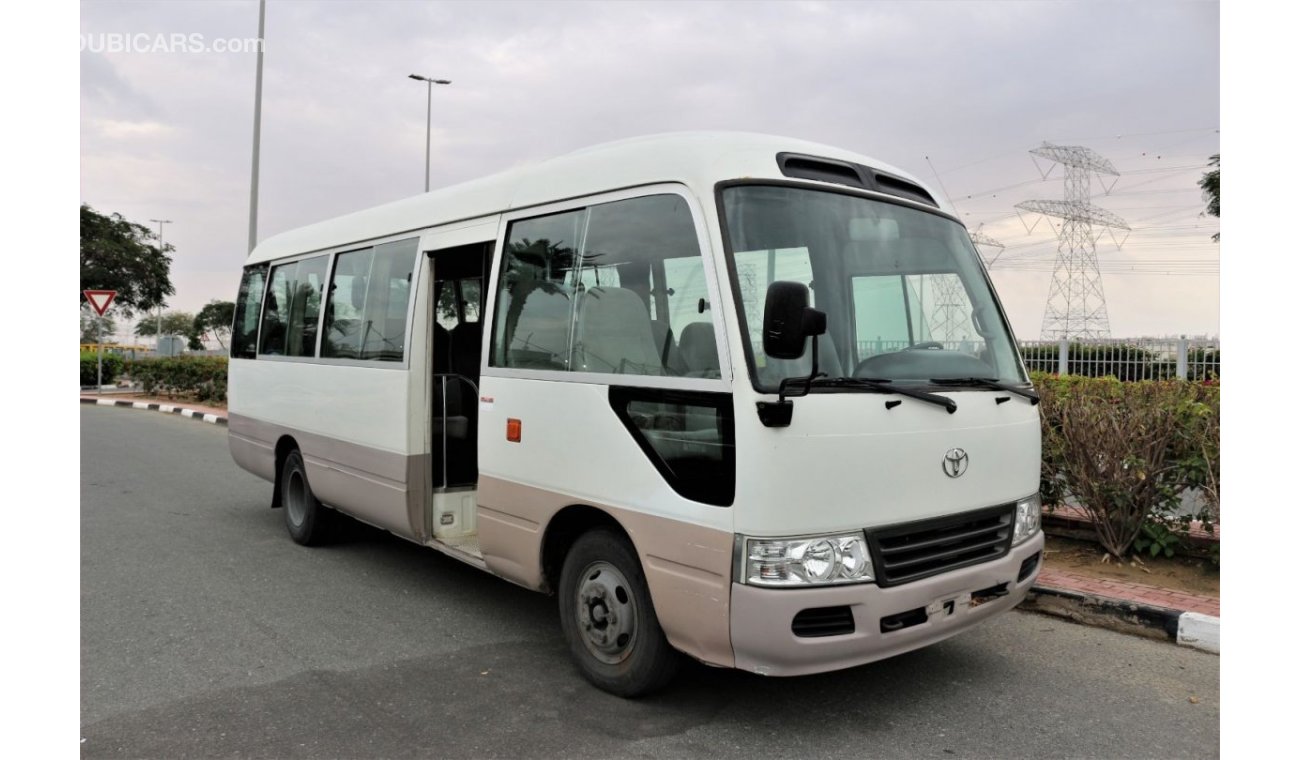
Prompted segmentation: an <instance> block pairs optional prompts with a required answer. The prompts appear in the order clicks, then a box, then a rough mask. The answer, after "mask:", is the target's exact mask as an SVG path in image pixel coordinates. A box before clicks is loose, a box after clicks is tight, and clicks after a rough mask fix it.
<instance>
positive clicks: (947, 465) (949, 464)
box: [943, 449, 970, 478]
mask: <svg viewBox="0 0 1300 760" xmlns="http://www.w3.org/2000/svg"><path fill="white" fill-rule="evenodd" d="M968 467H970V457H969V456H967V455H966V451H965V450H964V449H948V453H946V454H944V455H943V473H944V474H945V475H947V476H948V477H950V478H960V477H961V476H962V474H963V473H965V472H966V469H967V468H968Z"/></svg>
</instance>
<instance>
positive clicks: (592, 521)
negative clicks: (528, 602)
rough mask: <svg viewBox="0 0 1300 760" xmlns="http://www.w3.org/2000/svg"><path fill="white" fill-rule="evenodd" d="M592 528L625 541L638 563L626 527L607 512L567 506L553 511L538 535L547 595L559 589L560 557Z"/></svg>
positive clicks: (589, 507)
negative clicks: (602, 529)
mask: <svg viewBox="0 0 1300 760" xmlns="http://www.w3.org/2000/svg"><path fill="white" fill-rule="evenodd" d="M595 528H608V529H609V530H611V531H613V532H614V533H617V534H618V535H620V536H622V537H623V538H625V539H627V542H628V544H630V545H631V546H632V552H633V554H635V555H636V556H637V557H638V561H640V552H638V551H637V549H636V542H635V541H633V540H632V534H631V533H629V532H628V530H627V528H625V527H623V524H622V523H620V522H619V521H618V519H617V518H615V517H614V516H613V515H611V514H610V513H608V512H606V511H605V510H603V509H598V508H597V507H593V506H590V505H587V504H571V505H569V506H567V507H565V508H564V509H561V510H560V511H559V512H556V513H555V514H554V515H553V516H552V517H551V519H550V521H549V522H547V523H546V530H545V532H544V533H543V536H542V556H541V561H542V588H541V590H542V591H543V592H545V593H548V594H553V593H555V591H556V589H558V588H559V586H560V571H561V569H562V568H563V567H564V558H565V557H566V556H568V554H569V549H571V548H573V542H574V541H577V540H578V537H579V536H581V535H582V534H583V533H586V532H587V531H589V530H593V529H595Z"/></svg>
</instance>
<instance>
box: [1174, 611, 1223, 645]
mask: <svg viewBox="0 0 1300 760" xmlns="http://www.w3.org/2000/svg"><path fill="white" fill-rule="evenodd" d="M1176 640H1177V641H1178V643H1179V644H1182V645H1183V646H1187V647H1193V648H1195V649H1200V650H1203V651H1206V652H1214V653H1215V654H1218V653H1219V619H1218V618H1217V617H1214V616H1213V615H1203V614H1201V613H1199V612H1184V613H1183V614H1181V615H1179V616H1178V638H1177V639H1176Z"/></svg>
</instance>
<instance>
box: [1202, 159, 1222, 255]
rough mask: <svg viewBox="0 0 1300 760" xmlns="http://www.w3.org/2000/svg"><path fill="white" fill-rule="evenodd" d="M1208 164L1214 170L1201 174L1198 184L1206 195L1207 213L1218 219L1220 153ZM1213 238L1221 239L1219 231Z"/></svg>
mask: <svg viewBox="0 0 1300 760" xmlns="http://www.w3.org/2000/svg"><path fill="white" fill-rule="evenodd" d="M1206 165H1207V166H1213V167H1214V170H1213V171H1208V172H1206V173H1205V174H1203V175H1201V181H1200V182H1199V183H1198V184H1200V186H1201V193H1202V195H1203V196H1204V197H1205V213H1207V214H1209V215H1210V216H1212V217H1214V218H1215V219H1218V218H1219V154H1218V153H1215V154H1214V155H1213V156H1210V163H1208V164H1206ZM1213 238H1214V240H1215V241H1216V242H1217V241H1218V239H1219V233H1217V232H1216V233H1214V235H1213Z"/></svg>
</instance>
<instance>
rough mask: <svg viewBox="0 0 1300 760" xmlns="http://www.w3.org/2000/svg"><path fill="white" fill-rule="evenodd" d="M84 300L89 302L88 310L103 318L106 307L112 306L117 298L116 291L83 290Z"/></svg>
mask: <svg viewBox="0 0 1300 760" xmlns="http://www.w3.org/2000/svg"><path fill="white" fill-rule="evenodd" d="M81 292H82V293H83V294H85V296H86V300H87V301H90V308H92V309H94V310H95V313H96V314H98V315H99V316H101V317H102V316H104V312H106V311H108V307H110V306H112V305H113V299H114V298H116V297H117V291H116V290H83V291H81Z"/></svg>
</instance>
